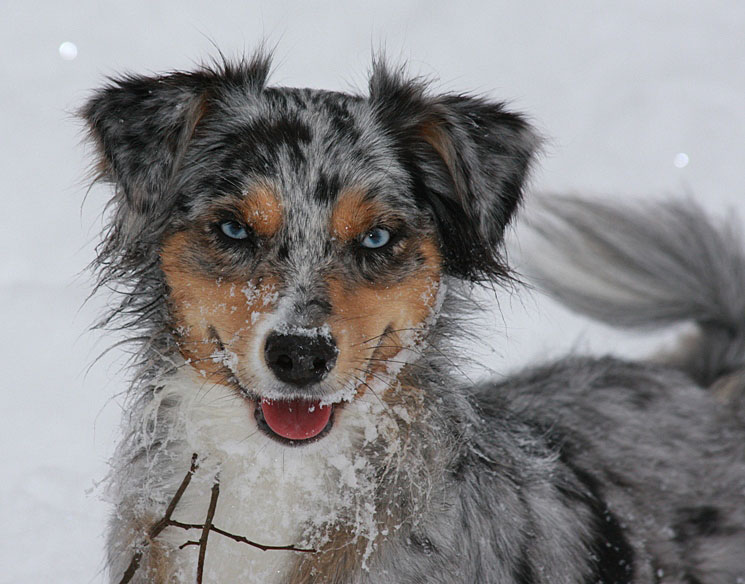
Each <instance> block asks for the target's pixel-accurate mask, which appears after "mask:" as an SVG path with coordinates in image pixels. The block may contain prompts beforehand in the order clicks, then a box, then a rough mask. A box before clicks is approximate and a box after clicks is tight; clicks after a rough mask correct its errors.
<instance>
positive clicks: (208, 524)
mask: <svg viewBox="0 0 745 584" xmlns="http://www.w3.org/2000/svg"><path fill="white" fill-rule="evenodd" d="M219 496H220V475H219V474H218V475H217V476H216V477H215V484H213V485H212V495H211V496H210V506H209V509H207V517H206V518H205V520H204V525H203V526H202V536H201V537H200V538H199V560H198V561H197V584H202V574H203V573H204V558H205V556H206V555H207V538H208V537H209V536H210V530H211V529H212V520H213V519H214V518H215V509H217V498H218V497H219Z"/></svg>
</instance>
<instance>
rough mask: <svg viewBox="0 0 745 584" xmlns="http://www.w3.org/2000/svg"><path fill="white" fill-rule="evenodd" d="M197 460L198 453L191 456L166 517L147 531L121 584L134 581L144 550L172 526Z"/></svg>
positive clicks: (195, 468) (167, 509)
mask: <svg viewBox="0 0 745 584" xmlns="http://www.w3.org/2000/svg"><path fill="white" fill-rule="evenodd" d="M197 458H198V456H197V453H196V452H195V453H194V454H192V455H191V466H190V467H189V472H187V473H186V476H185V477H184V480H183V481H181V484H180V485H179V487H178V489H176V493H175V494H174V495H173V499H171V502H170V503H169V504H168V507H167V508H166V513H165V515H163V517H162V519H160V521H157V522H156V523H154V524H153V525H151V526H150V529H148V530H147V534H146V541H144V542H142V544H141V545H140V549H138V550H137V551H136V552H135V553H134V555H133V556H132V560H131V561H130V562H129V566H127V569H126V570H125V571H124V574H123V575H122V579H121V580H119V584H127V582H129V581H130V580H131V579H132V577H133V576H134V575H135V572H136V571H137V568H139V567H140V561H141V560H142V556H143V554H144V550H143V548H144V547H145V546H147V545H148V544H149V543H150V541H151V540H153V539H155V538H156V537H158V535H160V532H161V531H163V530H164V529H165V528H166V527H168V525H169V524H170V522H171V515H173V512H174V511H175V510H176V505H178V503H179V501H180V500H181V497H182V496H183V495H184V492H185V491H186V487H188V486H189V483H190V482H191V477H192V476H194V473H195V472H196V470H197V467H198V465H197Z"/></svg>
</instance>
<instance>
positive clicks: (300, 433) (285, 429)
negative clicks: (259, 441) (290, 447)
mask: <svg viewBox="0 0 745 584" xmlns="http://www.w3.org/2000/svg"><path fill="white" fill-rule="evenodd" d="M261 412H262V413H263V414H264V419H265V420H266V423H267V424H269V427H270V428H271V429H272V430H274V431H275V432H276V433H277V434H279V435H280V436H282V437H284V438H287V439H289V440H306V439H308V438H313V436H318V434H320V433H321V431H322V430H323V429H324V428H325V427H326V424H328V423H329V418H330V417H331V406H322V405H321V402H320V401H318V400H316V401H308V400H303V399H294V400H290V401H274V400H268V399H262V400H261Z"/></svg>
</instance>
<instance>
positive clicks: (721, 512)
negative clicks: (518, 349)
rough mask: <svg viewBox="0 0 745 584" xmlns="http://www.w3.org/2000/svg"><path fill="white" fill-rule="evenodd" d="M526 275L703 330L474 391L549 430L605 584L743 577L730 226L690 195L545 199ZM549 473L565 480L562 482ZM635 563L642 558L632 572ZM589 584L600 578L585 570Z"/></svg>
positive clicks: (743, 276) (738, 247)
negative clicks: (629, 354) (672, 347)
mask: <svg viewBox="0 0 745 584" xmlns="http://www.w3.org/2000/svg"><path fill="white" fill-rule="evenodd" d="M532 228H533V229H534V231H535V232H536V233H537V234H538V235H539V236H540V240H542V245H539V246H534V248H533V251H534V255H533V256H532V261H530V262H529V270H530V272H531V273H532V276H533V279H534V280H535V281H536V283H537V284H538V285H539V286H540V287H542V288H544V289H545V290H547V291H548V292H549V293H550V294H552V295H553V296H554V297H555V298H557V299H558V300H559V301H561V302H563V303H564V304H566V305H567V306H569V307H570V308H572V309H574V310H576V311H578V312H581V313H583V314H586V315H589V316H591V317H593V318H596V319H599V320H602V321H604V322H606V323H609V324H611V325H614V326H622V327H633V328H647V329H651V328H656V327H661V326H665V325H669V324H673V323H677V322H680V321H684V320H691V321H694V322H696V324H697V325H698V333H697V334H696V335H695V336H694V337H692V338H689V339H686V340H685V341H684V342H683V343H681V346H680V348H679V350H677V351H675V352H673V353H671V354H668V355H665V356H662V357H660V358H658V359H656V361H657V362H658V363H656V364H649V365H644V364H639V363H626V362H622V361H618V360H615V359H610V358H604V359H581V358H575V359H566V360H563V361H561V362H558V363H556V364H553V365H551V366H548V367H545V368H541V369H537V370H532V371H529V372H527V373H526V374H524V375H522V376H518V377H516V378H513V379H512V380H509V381H508V382H506V383H502V384H499V385H497V386H494V385H487V386H484V388H483V390H482V394H481V395H482V399H483V400H484V402H485V403H487V404H490V406H489V407H500V406H499V405H496V404H501V407H506V408H507V409H508V410H510V411H512V412H517V415H518V416H519V417H521V418H523V419H525V420H530V423H531V424H536V425H537V426H538V427H539V428H542V431H543V432H544V433H545V434H544V436H545V438H546V442H545V443H546V444H547V445H550V448H551V449H552V450H553V451H554V452H555V453H556V455H557V456H558V458H559V460H560V461H561V463H562V464H561V465H560V466H561V467H562V469H563V471H562V472H565V473H567V475H566V476H569V477H571V480H576V481H577V483H576V484H580V485H582V488H583V490H582V491H580V492H579V494H578V492H577V491H574V492H571V491H569V492H567V496H568V497H569V498H570V499H571V498H572V497H577V498H578V500H581V499H582V498H583V497H589V499H590V500H591V501H594V502H590V503H587V504H588V505H589V507H590V509H591V510H592V511H593V512H594V513H596V514H597V516H596V517H595V519H594V520H593V521H594V523H592V522H591V525H594V529H595V534H596V536H598V537H599V540H598V541H597V542H596V548H595V549H596V552H595V553H596V554H597V556H598V558H601V559H600V560H599V561H598V564H597V565H598V566H604V568H602V569H600V571H599V572H597V573H596V574H595V576H598V577H599V581H603V582H631V581H634V582H636V581H644V582H646V581H650V582H685V583H699V582H740V581H742V579H743V578H745V576H744V574H745V432H744V429H745V416H743V407H742V404H743V401H744V398H745V390H744V388H745V370H744V369H743V366H744V365H745V294H743V291H744V290H745V255H743V247H742V242H741V241H740V239H739V237H738V234H737V231H736V229H735V228H734V226H733V225H726V226H723V227H717V226H715V225H714V224H712V222H711V221H709V220H708V219H707V217H706V216H705V214H704V213H703V211H702V210H701V209H700V208H699V207H698V206H697V205H696V204H695V203H693V202H692V201H690V200H679V201H670V202H666V203H655V204H650V203H644V204H637V205H630V204H627V205H618V204H608V203H604V202H593V201H590V200H585V199H579V198H570V197H544V198H542V199H541V200H540V203H539V205H538V211H537V212H536V213H535V214H534V215H533V216H532ZM566 476H564V477H558V481H559V482H561V481H564V480H566ZM632 565H635V567H632ZM593 581H595V580H593Z"/></svg>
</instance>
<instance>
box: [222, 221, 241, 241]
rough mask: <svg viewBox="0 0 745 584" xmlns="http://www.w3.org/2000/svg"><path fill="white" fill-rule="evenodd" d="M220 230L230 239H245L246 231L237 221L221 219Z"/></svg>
mask: <svg viewBox="0 0 745 584" xmlns="http://www.w3.org/2000/svg"><path fill="white" fill-rule="evenodd" d="M220 230H221V231H222V232H223V233H224V234H225V235H227V236H228V237H229V238H230V239H246V238H247V237H248V231H246V228H245V227H243V225H241V224H240V223H238V221H223V222H222V223H220Z"/></svg>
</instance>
